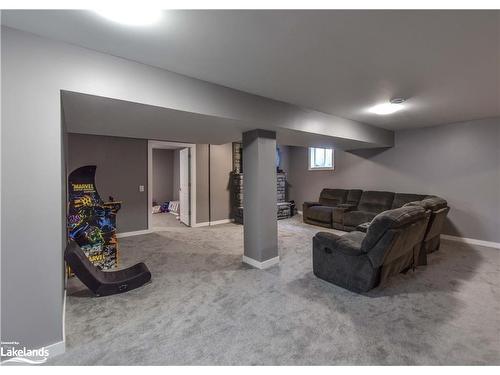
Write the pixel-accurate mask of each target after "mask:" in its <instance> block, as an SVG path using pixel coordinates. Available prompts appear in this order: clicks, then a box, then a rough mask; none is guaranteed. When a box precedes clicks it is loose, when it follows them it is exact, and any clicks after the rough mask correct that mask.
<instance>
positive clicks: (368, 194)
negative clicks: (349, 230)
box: [358, 191, 394, 224]
mask: <svg viewBox="0 0 500 375" xmlns="http://www.w3.org/2000/svg"><path fill="white" fill-rule="evenodd" d="M393 200H394V193H393V192H390V191H364V192H363V194H361V199H360V201H359V204H358V210H359V211H367V212H375V213H377V214H378V213H380V212H382V211H385V210H390V209H391V206H392V201H393ZM365 221H367V220H365ZM358 224H361V223H358Z"/></svg>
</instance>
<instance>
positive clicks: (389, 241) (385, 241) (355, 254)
mask: <svg viewBox="0 0 500 375" xmlns="http://www.w3.org/2000/svg"><path fill="white" fill-rule="evenodd" d="M430 215H431V211H430V210H426V209H424V208H423V207H422V206H421V205H406V206H404V207H401V208H396V209H391V210H387V211H384V212H382V213H380V214H378V215H376V216H375V218H374V219H373V221H372V223H371V225H370V226H369V227H368V230H367V232H366V233H363V232H359V231H353V232H351V233H347V234H345V235H343V236H337V235H335V234H332V233H327V232H319V233H317V234H316V235H315V236H314V238H313V271H314V274H315V275H316V276H317V277H319V278H321V279H323V280H326V281H328V282H331V283H333V284H336V285H339V286H341V287H343V288H346V289H348V290H351V291H353V292H357V293H363V292H367V291H369V290H370V289H372V288H375V287H376V286H378V285H380V284H383V283H384V282H385V281H386V280H387V278H388V277H389V276H391V275H395V274H398V273H400V272H403V271H405V270H408V269H409V268H411V267H415V266H416V265H417V264H418V262H419V258H420V257H419V255H420V252H421V250H422V247H421V244H422V241H423V240H424V238H425V236H426V232H427V228H428V222H429V218H430Z"/></svg>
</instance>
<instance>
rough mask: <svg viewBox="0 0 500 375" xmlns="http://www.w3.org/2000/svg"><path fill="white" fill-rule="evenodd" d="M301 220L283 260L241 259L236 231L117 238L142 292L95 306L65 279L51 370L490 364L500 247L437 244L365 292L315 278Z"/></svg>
mask: <svg viewBox="0 0 500 375" xmlns="http://www.w3.org/2000/svg"><path fill="white" fill-rule="evenodd" d="M319 230H321V229H320V228H317V227H314V226H310V225H307V224H303V223H302V222H301V221H300V217H294V218H292V219H288V220H282V221H280V222H279V249H280V256H281V262H280V264H279V265H277V266H274V267H271V268H269V269H267V270H257V269H254V268H251V267H250V266H247V265H244V264H242V262H241V256H242V253H243V245H242V243H243V239H242V238H243V227H242V226H239V225H235V224H225V225H218V226H213V227H203V228H187V227H177V228H169V229H168V230H165V231H161V232H156V233H153V234H148V235H143V236H136V237H128V238H123V239H121V240H120V245H121V259H122V265H123V266H127V265H130V264H132V263H133V262H136V261H145V262H146V263H147V265H148V267H149V268H150V270H151V272H152V274H153V280H152V283H150V284H148V285H146V286H144V287H143V288H140V289H137V290H133V291H131V292H128V293H125V294H121V295H116V296H111V297H103V298H93V297H91V296H89V294H88V293H87V292H86V291H85V290H84V289H83V288H82V286H81V285H80V284H79V283H77V282H76V281H75V280H71V283H70V286H69V288H68V294H69V295H68V297H67V302H66V346H67V351H66V353H65V354H63V355H60V356H58V357H55V358H53V359H52V360H51V361H49V362H48V364H52V365H59V364H61V365H70V364H71V365H127V364H130V365H139V364H143V365H188V364H190V365H195V364H196V365H306V364H309V365H337V364H345V365H368V364H377V365H387V364H391V365H442V364H449V365H458V364H462V365H473V364H474V365H481V364H496V365H499V364H500V314H499V312H500V250H498V249H491V248H487V247H479V246H470V245H465V244H459V243H454V242H446V241H443V244H442V247H441V250H440V251H438V252H436V253H434V254H432V255H431V256H430V262H429V265H428V266H426V267H420V268H418V269H417V270H416V271H415V272H408V273H407V274H405V275H399V276H396V277H393V278H392V279H390V281H389V283H388V284H387V285H386V286H385V287H384V288H377V289H375V290H373V291H371V292H369V293H367V294H365V295H359V294H355V293H352V292H349V291H347V290H344V289H342V288H340V287H337V286H335V285H332V284H329V283H327V282H324V281H322V280H320V279H317V278H316V277H315V276H314V275H313V273H312V260H311V238H312V236H313V235H314V233H316V232H318V231H319Z"/></svg>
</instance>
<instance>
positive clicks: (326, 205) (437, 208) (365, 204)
mask: <svg viewBox="0 0 500 375" xmlns="http://www.w3.org/2000/svg"><path fill="white" fill-rule="evenodd" d="M405 206H420V207H422V208H423V209H424V210H427V211H430V219H429V223H428V227H427V229H426V232H425V237H424V239H423V241H422V248H423V251H422V252H421V253H420V260H419V264H427V257H426V255H427V254H429V253H432V252H433V251H436V250H438V249H439V246H440V234H441V232H442V229H443V225H444V222H445V219H446V215H448V212H449V211H450V208H449V207H448V202H446V200H444V199H443V198H440V197H437V196H434V195H424V194H409V193H393V192H389V191H362V190H356V189H355V190H344V189H323V190H322V191H321V194H320V199H319V201H318V202H304V204H303V220H304V222H305V223H308V224H313V225H319V226H322V227H326V228H334V229H339V230H343V231H346V232H351V231H354V230H359V231H363V232H366V230H367V228H369V222H371V221H372V220H373V219H374V218H375V217H376V216H377V215H378V214H380V213H382V212H384V211H387V210H393V209H396V208H401V207H405ZM362 224H364V226H362Z"/></svg>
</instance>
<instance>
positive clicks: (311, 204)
mask: <svg viewBox="0 0 500 375" xmlns="http://www.w3.org/2000/svg"><path fill="white" fill-rule="evenodd" d="M313 206H321V203H319V202H304V203H303V204H302V208H309V207H313Z"/></svg>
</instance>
